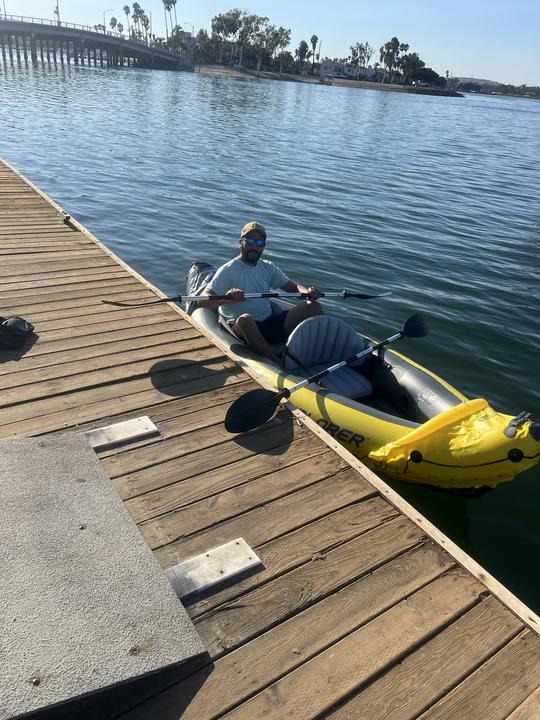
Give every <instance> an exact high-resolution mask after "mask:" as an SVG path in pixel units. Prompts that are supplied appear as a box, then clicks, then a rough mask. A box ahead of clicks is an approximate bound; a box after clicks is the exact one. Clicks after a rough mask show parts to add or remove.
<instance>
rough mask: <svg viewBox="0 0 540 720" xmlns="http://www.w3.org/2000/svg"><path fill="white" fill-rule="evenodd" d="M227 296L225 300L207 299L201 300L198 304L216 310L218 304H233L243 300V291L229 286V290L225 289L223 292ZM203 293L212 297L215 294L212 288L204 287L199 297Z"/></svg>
mask: <svg viewBox="0 0 540 720" xmlns="http://www.w3.org/2000/svg"><path fill="white" fill-rule="evenodd" d="M225 294H226V295H228V296H229V298H230V299H229V298H228V299H227V300H208V301H206V302H201V303H199V305H200V306H201V307H207V308H211V309H212V310H216V309H217V308H218V307H219V306H220V305H233V304H235V303H241V302H244V300H245V298H244V291H243V290H240V289H239V288H231V289H230V290H227V292H226V293H225ZM203 295H207V296H208V297H210V298H211V297H212V295H217V293H215V292H214V291H213V290H210V289H208V288H205V289H204V290H203V291H202V293H201V297H202V296H203Z"/></svg>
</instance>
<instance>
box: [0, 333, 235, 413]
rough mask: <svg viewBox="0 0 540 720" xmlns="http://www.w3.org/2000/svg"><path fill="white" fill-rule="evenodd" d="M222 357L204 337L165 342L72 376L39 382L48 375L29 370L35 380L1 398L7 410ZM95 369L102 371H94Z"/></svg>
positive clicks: (83, 366)
mask: <svg viewBox="0 0 540 720" xmlns="http://www.w3.org/2000/svg"><path fill="white" fill-rule="evenodd" d="M219 357H223V356H222V355H221V352H220V351H219V350H217V349H215V348H213V347H210V346H209V345H208V341H207V340H206V338H202V339H196V340H185V341H181V342H179V343H171V342H170V341H169V342H162V343H161V344H160V345H155V346H150V347H145V348H143V349H142V350H140V351H137V350H131V351H130V352H129V353H126V354H125V356H124V353H118V354H117V356H116V357H115V356H114V355H111V356H107V355H104V356H102V357H101V358H91V360H89V361H87V362H81V363H80V364H78V363H75V367H74V366H73V365H71V366H70V370H73V374H68V375H66V376H59V377H58V376H57V377H54V378H53V379H51V380H43V381H40V380H39V375H40V374H41V373H42V374H45V372H44V370H43V369H41V368H39V369H37V370H31V371H30V373H34V379H33V380H30V381H29V382H28V384H25V385H21V386H19V387H15V388H13V387H12V388H9V389H6V390H4V391H3V392H2V395H1V396H0V407H3V408H5V407H9V406H10V405H19V404H20V403H24V402H29V401H33V400H39V399H42V398H49V397H52V396H54V395H64V394H66V393H69V392H72V391H76V390H81V389H83V388H91V387H96V386H98V385H110V384H112V383H115V382H117V381H120V382H121V381H122V380H125V379H128V378H134V377H138V376H144V375H151V374H152V368H153V367H154V366H155V365H156V362H157V361H159V362H162V363H164V362H167V361H168V360H169V361H170V362H172V363H176V364H182V363H185V364H188V363H203V362H206V361H209V360H216V359H218V358H219ZM117 363H121V364H117ZM77 365H78V367H77ZM93 367H96V368H99V369H96V370H92V369H91V368H93ZM54 368H55V369H52V370H51V373H52V374H54V375H58V370H59V369H61V368H62V366H61V365H56V366H54ZM21 374H23V373H21Z"/></svg>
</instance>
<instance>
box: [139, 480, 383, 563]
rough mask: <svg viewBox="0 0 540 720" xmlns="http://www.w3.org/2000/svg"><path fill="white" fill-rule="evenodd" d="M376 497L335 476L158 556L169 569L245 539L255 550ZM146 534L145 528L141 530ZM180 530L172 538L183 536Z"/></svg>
mask: <svg viewBox="0 0 540 720" xmlns="http://www.w3.org/2000/svg"><path fill="white" fill-rule="evenodd" d="M368 497H373V491H372V488H371V487H370V486H369V484H368V483H364V482H363V481H362V480H361V479H359V478H358V476H356V475H354V474H353V473H350V472H349V471H348V470H346V471H342V472H339V473H336V475H334V476H333V477H331V478H327V479H325V480H322V481H321V482H319V483H317V484H316V485H313V486H311V487H308V488H303V489H302V490H299V491H298V492H295V493H292V494H290V495H286V496H285V497H283V498H279V500H274V502H272V503H270V504H269V505H267V506H265V507H262V508H255V509H254V510H251V511H250V512H247V513H244V514H243V515H240V516H239V517H236V518H232V519H231V520H225V521H224V522H222V523H219V524H218V525H214V526H213V527H211V528H208V529H206V530H202V531H201V532H199V533H197V534H196V535H191V536H189V537H187V538H183V539H182V540H177V541H176V542H170V543H169V544H168V545H164V546H162V547H160V548H158V549H156V552H155V556H156V558H157V560H158V562H159V563H160V564H161V566H162V567H164V568H167V567H170V566H171V565H174V564H176V563H178V562H181V561H182V560H183V559H185V558H188V557H191V556H193V555H197V554H198V553H200V552H203V551H204V550H205V548H207V547H212V546H213V545H219V544H220V543H224V542H229V540H233V539H234V538H235V537H238V536H240V537H243V538H244V539H245V540H246V542H248V543H249V544H250V546H251V547H253V548H256V547H258V546H259V545H262V544H263V543H265V542H268V541H269V540H272V539H273V538H276V537H278V536H279V535H283V534H284V533H287V532H290V531H291V530H295V529H296V528H299V527H301V526H302V525H306V524H307V523H310V522H313V520H317V519H318V518H321V517H323V516H325V515H329V514H330V513H331V512H333V511H334V510H338V509H339V508H343V507H346V506H347V505H352V504H353V503H357V502H360V501H361V500H364V499H366V498H368ZM141 531H142V532H143V534H144V525H143V526H141ZM181 533H182V528H177V529H176V533H174V532H173V533H171V534H172V535H174V534H177V535H181Z"/></svg>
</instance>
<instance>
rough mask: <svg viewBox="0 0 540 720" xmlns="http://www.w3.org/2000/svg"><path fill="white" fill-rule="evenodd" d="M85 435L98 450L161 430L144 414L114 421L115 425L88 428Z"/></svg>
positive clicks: (139, 438) (140, 438) (154, 433)
mask: <svg viewBox="0 0 540 720" xmlns="http://www.w3.org/2000/svg"><path fill="white" fill-rule="evenodd" d="M84 435H85V436H86V439H87V441H88V442H89V443H90V445H91V446H92V447H93V448H94V450H95V451H96V452H98V451H99V450H106V449H107V448H110V447H114V446H116V445H122V444H123V443H127V442H135V441H136V440H142V439H143V438H146V437H151V436H152V435H159V430H158V429H157V427H156V426H155V425H154V423H153V422H152V421H151V420H150V418H149V417H148V416H147V415H143V416H142V417H138V418H133V419H132V420H125V421H124V422H119V423H114V425H107V426H106V427H102V428H96V429H95V430H88V431H87V432H85V433H84Z"/></svg>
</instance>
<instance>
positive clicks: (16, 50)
mask: <svg viewBox="0 0 540 720" xmlns="http://www.w3.org/2000/svg"><path fill="white" fill-rule="evenodd" d="M19 40H20V38H19V35H15V52H16V53H17V62H18V63H19V65H20V64H21V50H20V48H19Z"/></svg>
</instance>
